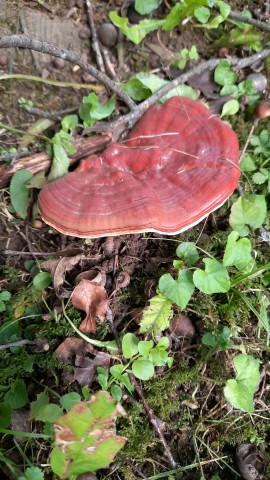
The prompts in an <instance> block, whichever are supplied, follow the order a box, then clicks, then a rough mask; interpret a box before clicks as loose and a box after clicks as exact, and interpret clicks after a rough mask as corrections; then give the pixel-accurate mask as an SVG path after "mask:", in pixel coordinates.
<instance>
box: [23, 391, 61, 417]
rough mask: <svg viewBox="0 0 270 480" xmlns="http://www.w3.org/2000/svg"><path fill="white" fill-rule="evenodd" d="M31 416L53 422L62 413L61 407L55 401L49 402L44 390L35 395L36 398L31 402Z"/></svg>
mask: <svg viewBox="0 0 270 480" xmlns="http://www.w3.org/2000/svg"><path fill="white" fill-rule="evenodd" d="M30 412H31V417H32V418H34V419H35V420H40V421H41V422H50V423H52V422H54V421H55V420H56V418H58V417H59V415H61V414H62V413H63V410H62V408H61V407H59V406H58V405H56V404H55V403H49V397H48V395H47V394H46V393H45V392H42V393H40V394H38V395H37V400H35V401H34V402H32V403H31V406H30Z"/></svg>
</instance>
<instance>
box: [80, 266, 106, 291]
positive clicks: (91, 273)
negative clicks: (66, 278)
mask: <svg viewBox="0 0 270 480" xmlns="http://www.w3.org/2000/svg"><path fill="white" fill-rule="evenodd" d="M82 280H91V281H92V282H95V283H97V284H98V285H100V286H101V287H105V284H106V272H104V270H101V269H98V268H95V269H92V270H86V271H85V272H82V273H79V275H77V277H76V278H75V282H74V283H75V285H77V284H78V283H80V282H81V281H82Z"/></svg>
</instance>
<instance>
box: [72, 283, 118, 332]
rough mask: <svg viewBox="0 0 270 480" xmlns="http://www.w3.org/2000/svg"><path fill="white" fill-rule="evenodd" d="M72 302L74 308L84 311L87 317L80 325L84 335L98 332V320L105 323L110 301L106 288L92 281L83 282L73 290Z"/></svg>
mask: <svg viewBox="0 0 270 480" xmlns="http://www.w3.org/2000/svg"><path fill="white" fill-rule="evenodd" d="M71 301H72V304H73V306H74V307H76V308H79V309H80V310H83V311H84V312H85V313H86V317H85V319H84V320H83V322H82V323H81V325H80V330H81V332H83V333H86V334H88V333H93V332H95V331H96V319H95V317H98V318H99V320H100V322H104V320H105V316H106V311H107V308H108V305H109V299H108V295H107V292H106V290H105V288H104V287H101V286H100V285H97V284H96V283H94V282H92V281H90V280H82V281H81V282H80V283H79V284H78V285H77V286H76V287H75V289H74V290H73V293H72V296H71Z"/></svg>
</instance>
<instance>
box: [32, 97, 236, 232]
mask: <svg viewBox="0 0 270 480" xmlns="http://www.w3.org/2000/svg"><path fill="white" fill-rule="evenodd" d="M238 151H239V146H238V140H237V137H236V134H235V133H234V132H233V130H232V129H231V128H230V126H229V125H227V124H226V123H224V122H223V121H221V120H220V119H219V118H217V117H215V116H213V115H212V114H211V112H210V111H209V110H208V109H207V108H206V107H205V106H204V105H202V104H201V103H200V102H196V101H193V100H190V99H188V98H185V97H172V98H171V99H169V100H168V101H167V102H166V103H164V104H163V105H160V104H159V105H154V106H152V107H150V108H149V109H148V110H147V111H146V113H145V114H144V115H143V116H142V117H141V119H140V120H139V121H138V123H137V124H136V125H135V127H134V128H133V130H132V131H131V132H130V134H129V137H128V140H126V141H124V142H123V143H112V144H111V145H110V146H109V147H107V148H106V150H105V151H104V152H103V153H102V155H100V156H91V157H89V158H88V159H86V160H84V161H83V162H82V163H81V165H80V166H79V167H78V168H77V170H75V171H74V172H71V173H67V174H66V175H65V176H64V177H62V178H60V179H58V180H56V181H54V182H52V183H50V184H48V185H47V186H46V187H45V188H44V189H43V190H42V191H41V193H40V195H39V209H40V212H41V215H42V218H43V220H44V221H45V222H46V223H48V224H49V225H51V226H52V227H54V228H56V230H58V231H60V232H62V233H64V234H66V235H73V236H76V237H103V236H109V235H121V234H128V233H140V232H158V233H163V234H176V233H180V232H182V231H184V230H186V229H188V228H190V227H191V226H193V225H195V224H197V223H198V222H200V220H202V219H203V218H204V217H206V216H207V215H208V214H209V213H210V212H212V211H213V210H216V209H217V208H218V207H220V206H221V205H222V204H223V203H224V202H225V200H226V199H227V198H228V197H229V196H230V195H231V193H232V192H233V190H234V189H235V188H236V186H237V184H238V180H239V176H240V169H239V164H238Z"/></svg>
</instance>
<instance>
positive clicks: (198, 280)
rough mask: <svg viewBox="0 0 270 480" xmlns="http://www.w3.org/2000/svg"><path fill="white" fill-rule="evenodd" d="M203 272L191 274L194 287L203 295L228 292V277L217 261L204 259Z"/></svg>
mask: <svg viewBox="0 0 270 480" xmlns="http://www.w3.org/2000/svg"><path fill="white" fill-rule="evenodd" d="M203 262H204V264H205V270H201V269H198V270H196V271H195V272H194V274H193V282H194V284H195V286H196V287H197V288H198V289H199V290H200V291H201V292H203V293H208V294H212V293H225V292H228V291H229V290H230V277H229V275H228V272H227V270H226V268H225V267H224V266H223V265H221V263H219V262H218V261H217V260H214V259H212V258H204V259H203Z"/></svg>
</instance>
